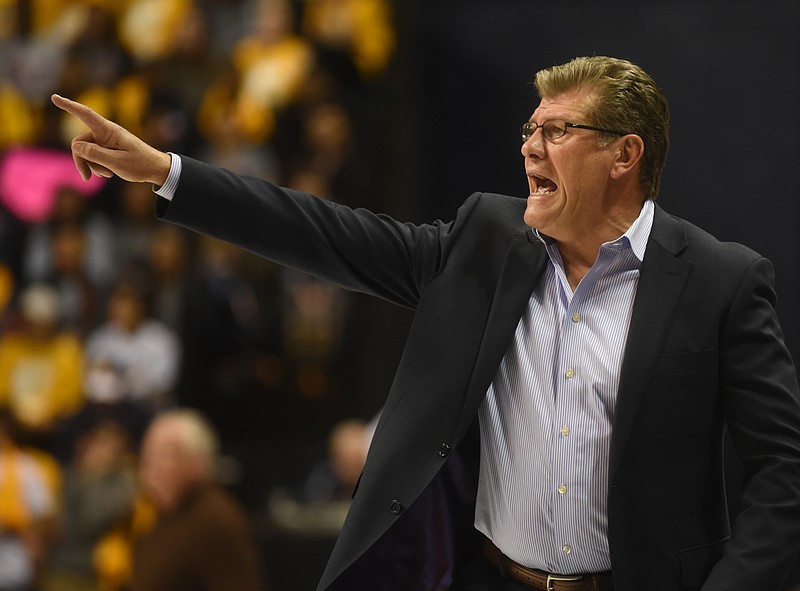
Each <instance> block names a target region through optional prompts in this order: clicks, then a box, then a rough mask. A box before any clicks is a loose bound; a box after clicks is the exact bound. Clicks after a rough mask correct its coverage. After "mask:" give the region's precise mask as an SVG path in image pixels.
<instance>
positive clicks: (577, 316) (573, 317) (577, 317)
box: [572, 312, 581, 322]
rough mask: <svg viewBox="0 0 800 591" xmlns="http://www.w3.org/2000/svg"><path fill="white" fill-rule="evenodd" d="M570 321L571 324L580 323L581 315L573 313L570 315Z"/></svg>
mask: <svg viewBox="0 0 800 591" xmlns="http://www.w3.org/2000/svg"><path fill="white" fill-rule="evenodd" d="M572 321H573V322H580V321H581V314H580V312H575V313H574V314H573V315H572Z"/></svg>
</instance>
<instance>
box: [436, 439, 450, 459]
mask: <svg viewBox="0 0 800 591" xmlns="http://www.w3.org/2000/svg"><path fill="white" fill-rule="evenodd" d="M439 455H440V456H442V457H443V458H446V457H447V456H449V455H450V446H449V445H447V444H446V443H443V444H442V445H440V446H439Z"/></svg>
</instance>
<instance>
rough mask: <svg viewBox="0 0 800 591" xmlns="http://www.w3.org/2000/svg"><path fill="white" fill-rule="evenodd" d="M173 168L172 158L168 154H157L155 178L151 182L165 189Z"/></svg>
mask: <svg viewBox="0 0 800 591" xmlns="http://www.w3.org/2000/svg"><path fill="white" fill-rule="evenodd" d="M171 166H172V156H171V155H170V154H168V153H166V152H157V155H156V162H155V166H154V167H153V176H152V178H151V179H150V182H151V183H153V184H154V185H156V186H158V187H163V186H164V184H165V183H166V182H167V177H168V176H169V171H170V168H171Z"/></svg>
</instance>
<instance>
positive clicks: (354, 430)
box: [302, 419, 374, 503]
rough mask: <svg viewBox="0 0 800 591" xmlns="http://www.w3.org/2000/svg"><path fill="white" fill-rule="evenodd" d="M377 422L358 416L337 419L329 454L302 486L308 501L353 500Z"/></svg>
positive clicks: (329, 440)
mask: <svg viewBox="0 0 800 591" xmlns="http://www.w3.org/2000/svg"><path fill="white" fill-rule="evenodd" d="M373 430H374V424H371V423H366V422H364V421H362V420H359V419H346V420H344V421H341V422H339V423H337V424H336V425H335V426H334V428H333V429H332V430H331V433H330V435H329V436H328V452H327V454H328V455H327V458H326V459H325V460H324V461H323V462H321V463H319V464H317V465H316V466H315V467H314V468H313V470H312V471H311V473H310V474H309V476H308V478H307V480H306V482H305V485H304V487H303V495H302V496H303V499H304V500H305V501H306V502H312V503H319V502H337V501H344V502H348V503H349V502H350V499H351V498H352V496H353V491H354V490H355V487H356V483H357V482H358V479H359V477H360V476H361V471H362V470H363V469H364V462H365V461H366V459H367V451H368V450H369V444H370V442H371V441H372V433H373Z"/></svg>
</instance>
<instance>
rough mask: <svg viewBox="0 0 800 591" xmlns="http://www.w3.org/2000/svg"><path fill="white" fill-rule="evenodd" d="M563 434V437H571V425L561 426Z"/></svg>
mask: <svg viewBox="0 0 800 591" xmlns="http://www.w3.org/2000/svg"><path fill="white" fill-rule="evenodd" d="M561 436H562V437H569V427H567V426H566V425H564V426H563V427H561Z"/></svg>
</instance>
